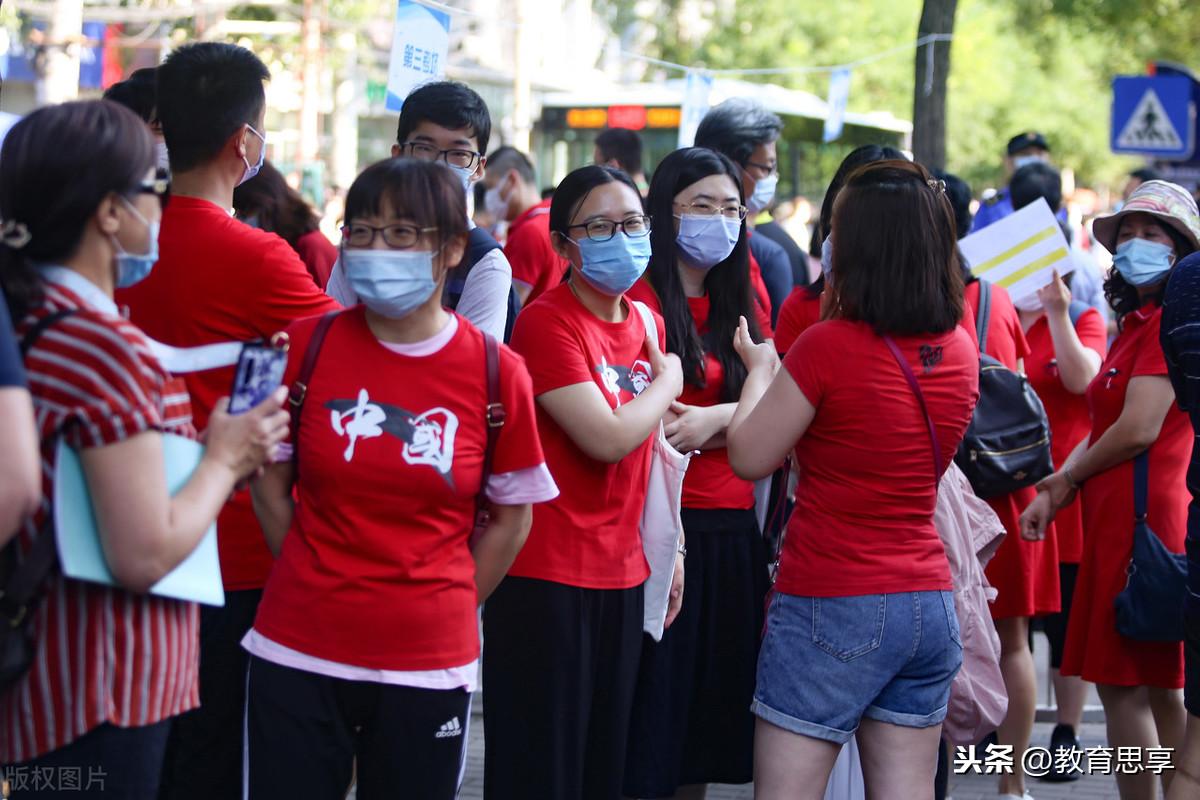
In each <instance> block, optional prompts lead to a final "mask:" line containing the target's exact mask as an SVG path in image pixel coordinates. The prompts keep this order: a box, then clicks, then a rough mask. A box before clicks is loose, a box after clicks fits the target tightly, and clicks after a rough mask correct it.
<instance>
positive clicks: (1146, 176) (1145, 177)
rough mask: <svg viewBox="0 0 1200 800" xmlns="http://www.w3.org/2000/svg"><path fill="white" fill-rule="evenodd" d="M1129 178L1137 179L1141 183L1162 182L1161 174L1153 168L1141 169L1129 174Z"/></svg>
mask: <svg viewBox="0 0 1200 800" xmlns="http://www.w3.org/2000/svg"><path fill="white" fill-rule="evenodd" d="M1129 177H1131V178H1137V179H1138V180H1139V181H1141V182H1142V183H1145V182H1146V181H1161V180H1163V176H1162V173H1161V172H1159V171H1158V170H1156V169H1154V168H1153V167H1141V168H1139V169H1135V170H1133V171H1132V172H1130V173H1129Z"/></svg>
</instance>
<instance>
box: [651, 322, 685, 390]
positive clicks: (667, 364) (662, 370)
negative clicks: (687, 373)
mask: <svg viewBox="0 0 1200 800" xmlns="http://www.w3.org/2000/svg"><path fill="white" fill-rule="evenodd" d="M646 354H647V356H648V357H649V359H650V372H651V374H652V375H654V380H656V381H657V380H663V381H667V382H668V383H669V384H670V385H671V386H672V387H673V391H674V394H672V395H671V396H672V397H679V395H680V394H682V393H683V365H682V364H681V363H680V361H679V356H677V355H675V354H674V353H664V352H663V351H662V350H660V349H659V348H658V332H657V331H654V330H650V331H646Z"/></svg>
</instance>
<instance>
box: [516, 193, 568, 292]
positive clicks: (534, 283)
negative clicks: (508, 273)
mask: <svg viewBox="0 0 1200 800" xmlns="http://www.w3.org/2000/svg"><path fill="white" fill-rule="evenodd" d="M504 255H505V257H506V258H507V259H508V263H509V264H511V265H512V274H513V280H514V281H519V282H521V283H524V284H525V285H527V286H529V287H530V290H529V296H528V297H526V298H525V305H529V304H530V303H532V302H533V301H534V300H536V299H537V297H538V296H539V295H541V294H542V293H543V292H545V291H546V290H547V289H549V288H551V287H552V286H557V285H558V284H560V283H562V277H563V274H564V273H565V272H566V271H567V262H566V261H565V260H563V259H562V258H561V257H560V256H559V255H558V253H556V252H554V246H553V245H551V244H550V201H549V200H545V201H543V202H541V203H538V204H537V205H536V206H534V207H533V208H530V209H528V210H527V211H526V212H525V213H523V214H522V215H521V216H519V217H517V218H516V219H514V220H513V221H512V224H511V225H509V226H508V239H507V241H505V243H504Z"/></svg>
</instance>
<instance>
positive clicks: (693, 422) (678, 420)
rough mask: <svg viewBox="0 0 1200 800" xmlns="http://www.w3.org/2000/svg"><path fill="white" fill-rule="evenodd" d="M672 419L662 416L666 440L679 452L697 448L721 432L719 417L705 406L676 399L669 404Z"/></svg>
mask: <svg viewBox="0 0 1200 800" xmlns="http://www.w3.org/2000/svg"><path fill="white" fill-rule="evenodd" d="M671 412H673V416H674V419H673V420H668V419H667V418H666V417H663V422H664V423H665V428H664V433H666V435H667V441H668V442H670V443H671V446H672V447H674V448H675V449H676V450H678V451H679V452H681V453H690V452H692V451H693V450H699V449H700V448H701V447H703V446H704V443H705V442H707V441H708V440H709V439H711V438H712V437H714V436H716V435H717V434H718V433H720V432H721V427H722V426H721V419H720V417H719V416H718V415H717V414H715V413H714V410H713V409H712V408H710V407H706V406H689V405H687V404H685V403H681V402H679V401H678V400H676V401H675V402H674V403H672V404H671Z"/></svg>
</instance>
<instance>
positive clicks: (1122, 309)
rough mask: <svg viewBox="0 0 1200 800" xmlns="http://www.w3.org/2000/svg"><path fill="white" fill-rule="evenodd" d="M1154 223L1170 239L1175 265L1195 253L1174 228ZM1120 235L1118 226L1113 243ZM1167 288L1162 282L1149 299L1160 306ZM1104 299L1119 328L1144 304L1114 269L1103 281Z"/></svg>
mask: <svg viewBox="0 0 1200 800" xmlns="http://www.w3.org/2000/svg"><path fill="white" fill-rule="evenodd" d="M1155 223H1156V224H1157V225H1158V227H1159V228H1161V229H1162V230H1163V231H1165V232H1166V234H1167V235H1168V236H1170V237H1171V243H1172V244H1173V245H1174V247H1175V263H1176V264H1178V263H1179V262H1180V261H1182V260H1183V259H1184V258H1186V257H1187V256H1189V255H1191V254H1192V253H1193V252H1195V250H1196V248H1195V247H1193V246H1192V243H1191V242H1190V241H1188V239H1187V238H1186V237H1184V235H1183V234H1182V233H1180V232H1179V231H1177V230H1175V228H1174V227H1172V226H1171V225H1168V224H1167V223H1165V222H1163V221H1161V220H1157V219H1156V220H1155ZM1120 233H1121V226H1120V225H1119V224H1118V225H1117V229H1116V231H1114V232H1113V242H1114V243H1115V242H1116V241H1117V240H1118V237H1119V235H1120ZM1166 288H1167V283H1166V281H1163V285H1162V287H1161V288H1160V289H1159V290H1158V292H1156V293H1155V294H1153V295H1151V297H1150V298H1149V299H1150V300H1152V301H1153V302H1154V304H1155V305H1158V306H1161V305H1162V301H1163V293H1164V291H1165V290H1166ZM1104 299H1105V300H1107V301H1108V305H1109V306H1110V307H1111V308H1112V310H1113V311H1114V312H1115V313H1116V315H1117V324H1118V326H1120V324H1121V323H1122V321H1123V320H1124V318H1125V315H1126V314H1128V313H1130V312H1132V311H1137V310H1138V309H1139V308H1141V307H1142V304H1143V303H1144V302H1145V301H1144V300H1142V297H1141V295H1139V294H1138V290H1137V287H1136V286H1134V285H1133V284H1131V283H1128V282H1127V281H1126V280H1125V279H1124V278H1122V277H1121V273H1120V272H1118V271H1117V270H1116V269H1114V270H1112V272H1110V273H1109V275H1108V278H1106V279H1105V281H1104Z"/></svg>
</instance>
